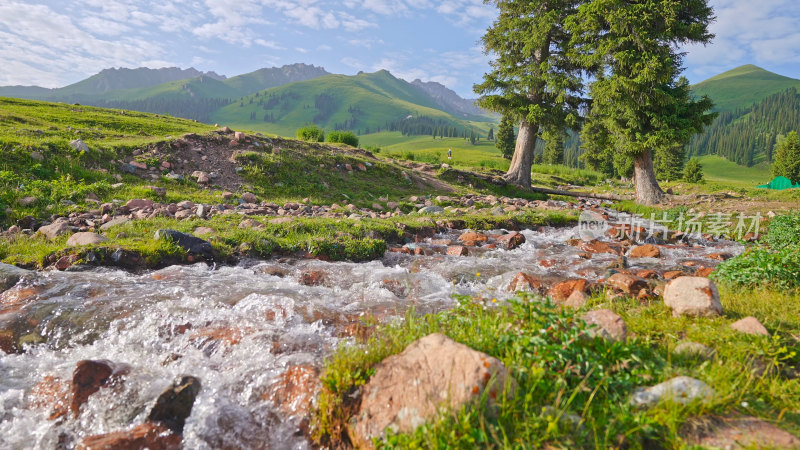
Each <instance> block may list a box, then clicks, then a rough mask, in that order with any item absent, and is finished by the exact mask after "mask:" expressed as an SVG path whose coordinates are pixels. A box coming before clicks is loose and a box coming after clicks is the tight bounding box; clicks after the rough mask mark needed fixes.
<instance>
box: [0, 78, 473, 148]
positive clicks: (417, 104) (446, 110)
mask: <svg viewBox="0 0 800 450" xmlns="http://www.w3.org/2000/svg"><path fill="white" fill-rule="evenodd" d="M312 80H313V81H312ZM296 83H304V84H298V85H296V86H295V85H294V84H296ZM289 86H291V88H290V87H289ZM283 88H286V89H289V90H288V91H287V90H285V89H283ZM271 89H277V90H276V91H274V92H267V91H269V90H271ZM287 93H291V95H290V96H287V95H288V94H287ZM0 96H8V97H20V98H29V99H35V100H48V101H60V102H68V103H82V104H88V105H93V106H100V107H109V108H119V109H133V110H140V111H146V112H154V113H163V114H170V115H175V116H180V117H185V118H189V119H195V120H199V121H203V122H225V123H226V124H230V125H237V126H247V127H248V128H250V129H255V130H258V131H269V132H274V133H280V134H289V135H293V134H294V130H295V129H297V128H298V127H300V126H302V125H304V124H305V123H308V122H312V121H314V122H316V123H317V124H318V125H321V126H323V127H328V128H337V125H339V126H338V128H341V126H344V125H347V127H348V128H354V126H355V124H356V121H357V120H358V121H359V124H360V125H362V129H363V130H365V131H366V130H367V129H371V130H375V129H377V128H381V127H383V128H385V127H386V126H387V124H388V123H392V122H396V121H398V120H400V119H402V118H405V117H408V116H409V115H412V116H414V115H416V116H420V115H424V116H426V117H431V118H435V119H434V120H435V121H441V123H448V124H451V125H459V126H460V125H463V124H462V122H463V121H465V120H475V119H477V120H486V118H485V116H484V114H485V112H484V111H482V110H481V109H479V108H478V107H476V106H475V105H474V100H465V99H462V98H461V97H459V96H458V95H457V94H456V93H455V92H453V91H452V90H450V89H448V88H446V87H445V86H443V85H441V84H439V83H434V82H422V81H420V80H415V81H414V82H413V83H408V82H406V81H404V80H401V79H398V78H395V77H393V76H392V75H391V74H389V73H388V72H385V71H381V72H377V73H375V74H364V73H359V74H358V75H355V76H346V75H334V74H330V73H328V72H327V71H326V70H325V69H324V68H322V67H316V66H313V65H308V64H291V65H285V66H283V67H272V68H264V69H259V70H256V71H254V72H250V73H246V74H243V75H239V76H235V77H232V78H226V77H224V76H220V75H217V74H216V73H213V72H205V73H204V72H200V71H198V70H196V69H194V68H190V69H185V70H184V69H178V68H165V69H147V68H138V69H106V70H103V71H102V72H100V73H98V74H96V75H93V76H91V77H89V78H87V79H86V80H83V81H80V82H78V83H75V84H72V85H69V86H65V87H63V88H57V89H45V88H40V87H36V86H8V87H0ZM264 96H271V97H275V96H278V97H280V96H283V97H282V98H283V100H282V101H281V103H280V111H273V110H267V109H261V110H259V111H256V109H257V108H250V107H249V106H250V105H251V104H253V103H256V104H257V106H259V107H263V104H264V102H263V98H264ZM295 98H296V99H297V101H296V102H295V101H294V100H293V99H295ZM300 100H302V104H301V103H300ZM273 102H274V100H273ZM331 102H335V103H336V104H335V105H333V104H332V103H331ZM245 104H246V105H247V106H248V107H245ZM237 105H241V107H240V108H236V106H237ZM309 105H322V107H323V108H324V109H325V111H321V110H319V111H316V112H314V113H313V114H311V111H310V110H308V108H309ZM314 107H315V108H316V106H314ZM302 109H306V110H307V111H306V112H307V113H309V114H306V113H302V112H297V111H294V110H302ZM344 109H349V110H350V111H348V112H347V113H345V112H343V111H344ZM289 110H293V111H289ZM358 115H362V116H363V117H362V118H361V119H357V118H356V116H358ZM265 117H266V118H265ZM329 119H330V120H329ZM345 122H346V123H345Z"/></svg>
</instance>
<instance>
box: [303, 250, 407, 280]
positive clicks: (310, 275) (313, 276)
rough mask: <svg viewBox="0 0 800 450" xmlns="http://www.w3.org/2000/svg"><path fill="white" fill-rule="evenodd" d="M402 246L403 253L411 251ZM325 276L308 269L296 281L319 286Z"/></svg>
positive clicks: (321, 272)
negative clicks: (404, 250)
mask: <svg viewBox="0 0 800 450" xmlns="http://www.w3.org/2000/svg"><path fill="white" fill-rule="evenodd" d="M404 248H405V249H406V250H407V252H403V253H411V251H410V250H408V248H407V247H404ZM326 278H327V277H326V276H325V272H323V271H321V270H310V271H307V272H303V273H302V274H300V279H299V280H298V281H300V284H303V285H306V286H320V285H323V284H325V282H326V281H327V280H326Z"/></svg>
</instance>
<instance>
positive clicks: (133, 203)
mask: <svg viewBox="0 0 800 450" xmlns="http://www.w3.org/2000/svg"><path fill="white" fill-rule="evenodd" d="M155 204H156V202H154V201H152V200H149V199H146V198H134V199H130V200H128V203H125V207H126V208H128V210H129V211H135V210H137V209H146V208H152V207H153V206H154V205H155Z"/></svg>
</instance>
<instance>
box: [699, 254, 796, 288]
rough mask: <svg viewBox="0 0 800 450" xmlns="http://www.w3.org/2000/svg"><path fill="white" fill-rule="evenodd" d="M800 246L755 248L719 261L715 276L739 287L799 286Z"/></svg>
mask: <svg viewBox="0 0 800 450" xmlns="http://www.w3.org/2000/svg"><path fill="white" fill-rule="evenodd" d="M798 273H800V248H798V246H794V245H791V246H788V247H784V248H781V249H780V250H777V251H773V250H770V249H767V248H764V247H758V248H752V249H749V250H747V251H746V252H745V253H743V254H741V255H739V256H737V257H736V258H733V259H729V260H727V261H725V262H723V263H722V264H720V265H719V266H718V267H717V269H716V271H714V274H713V275H712V276H713V278H715V279H718V280H724V281H728V282H730V283H733V284H736V285H739V286H748V287H757V286H764V285H771V286H774V287H781V288H788V289H796V288H800V279H799V278H798V277H797V274H798Z"/></svg>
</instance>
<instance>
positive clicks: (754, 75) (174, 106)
mask: <svg viewBox="0 0 800 450" xmlns="http://www.w3.org/2000/svg"><path fill="white" fill-rule="evenodd" d="M692 90H693V93H694V94H695V95H697V96H700V95H708V96H709V97H711V99H712V100H713V101H714V104H715V106H714V110H715V111H716V112H717V113H719V117H718V118H717V119H716V120H715V121H714V123H713V124H712V125H711V126H709V127H708V128H707V129H706V130H705V131H704V132H703V133H701V134H699V135H697V136H695V137H694V138H693V140H692V142H691V143H690V144H689V145H688V146H687V153H688V154H689V155H705V154H717V155H720V156H724V157H726V158H728V159H730V160H732V161H735V162H737V163H739V164H743V165H752V164H757V163H759V162H769V161H770V160H771V152H772V148H773V147H774V145H775V142H777V141H778V140H779V139H781V136H782V135H785V134H786V133H787V132H788V131H791V130H798V129H800V96H798V93H797V92H798V91H800V80H797V79H794V78H790V77H786V76H783V75H778V74H775V73H772V72H769V71H767V70H764V69H762V68H760V67H757V66H754V65H746V66H741V67H737V68H735V69H733V70H730V71H727V72H724V73H721V74H719V75H716V76H714V77H711V78H709V79H707V80H705V81H703V82H701V83H698V84H696V85H694V86H693V87H692ZM0 96H7V97H20V98H29V99H35V100H48V101H60V102H68V103H82V104H88V105H94V106H101V107H109V108H119V109H131V110H140V111H146V112H153V113H161V114H170V115H174V116H179V117H185V118H189V119H195V120H199V121H202V122H207V123H220V124H226V125H230V126H235V127H240V128H245V129H251V130H255V131H263V132H270V133H275V134H281V135H285V136H292V135H294V132H295V130H296V129H297V128H299V127H301V126H303V125H305V124H308V123H315V124H317V125H319V126H321V127H323V128H326V129H347V130H352V131H355V132H357V133H359V134H370V133H375V132H380V131H399V132H401V133H402V134H403V135H415V134H428V135H430V134H433V135H435V136H436V135H438V136H459V137H466V136H468V135H469V134H470V133H471V132H472V131H477V132H478V134H479V135H480V133H481V132H482V133H484V135H485V133H486V132H487V131H488V128H489V126H490V125H491V124H494V123H495V122H496V121H497V117H496V116H494V115H490V114H488V113H487V112H486V111H484V110H482V109H480V108H479V107H478V106H476V104H475V100H472V99H464V98H461V97H460V96H458V95H457V94H456V93H455V92H454V91H452V90H450V89H448V88H447V87H446V86H443V85H441V84H439V83H435V82H423V81H421V80H419V79H417V80H414V81H412V82H410V83H409V82H407V81H405V80H402V79H399V78H396V77H395V76H393V75H392V74H391V73H389V72H387V71H385V70H382V71H378V72H375V73H363V72H362V73H359V74H357V75H352V76H349V75H338V74H331V73H329V72H327V71H326V70H325V69H324V68H322V67H316V66H313V65H308V64H291V65H285V66H283V67H272V68H264V69H259V70H256V71H254V72H250V73H247V74H243V75H239V76H235V77H231V78H227V77H225V76H221V75H218V74H216V73H214V72H201V71H198V70H196V69H194V68H189V69H180V68H175V67H172V68H163V69H148V68H138V69H106V70H103V71H101V72H100V73H98V74H96V75H93V76H91V77H89V78H87V79H85V80H83V81H80V82H77V83H74V84H71V85H69V86H65V87H63V88H57V89H46V88H41V87H36V86H8V87H0ZM576 152H577V153H579V150H578V149H573V150H571V153H576Z"/></svg>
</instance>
